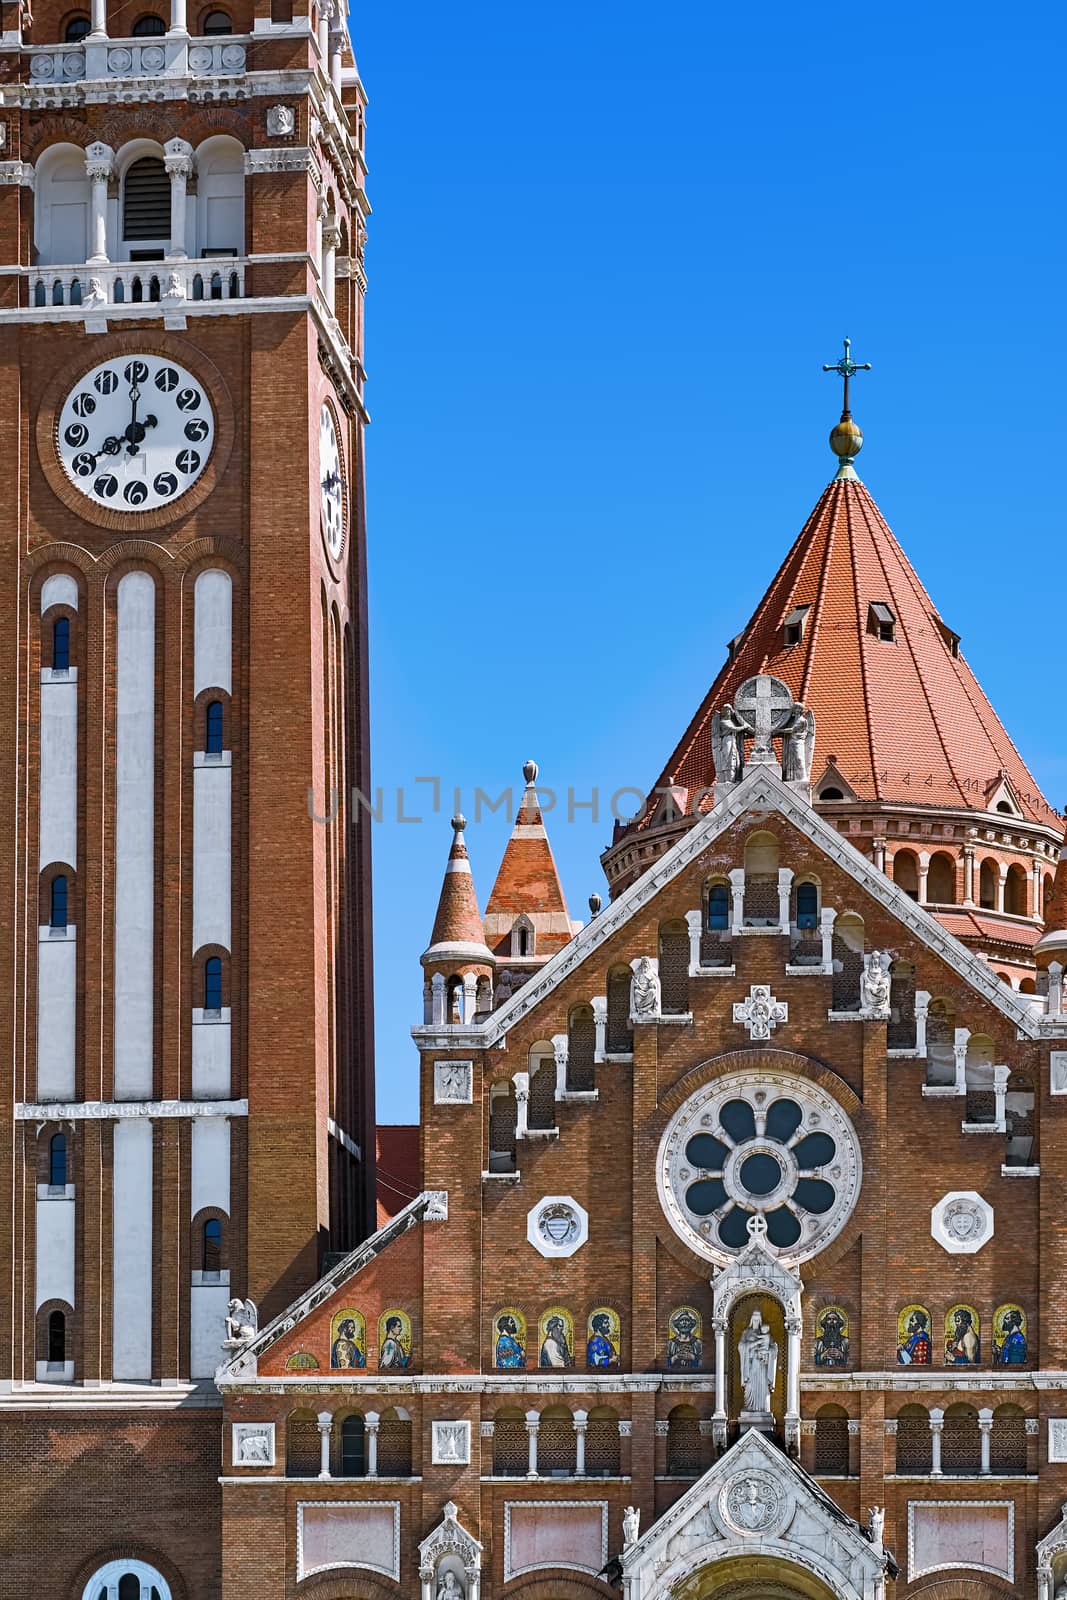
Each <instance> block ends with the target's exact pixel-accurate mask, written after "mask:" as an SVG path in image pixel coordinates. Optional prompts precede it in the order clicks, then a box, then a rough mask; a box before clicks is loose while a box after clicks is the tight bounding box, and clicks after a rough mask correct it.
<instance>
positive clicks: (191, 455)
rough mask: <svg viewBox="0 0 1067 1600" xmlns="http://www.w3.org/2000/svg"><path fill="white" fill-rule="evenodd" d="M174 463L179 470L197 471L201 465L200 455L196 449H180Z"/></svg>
mask: <svg viewBox="0 0 1067 1600" xmlns="http://www.w3.org/2000/svg"><path fill="white" fill-rule="evenodd" d="M174 465H175V466H176V467H177V469H178V471H179V472H195V471H196V469H197V467H199V465H200V455H199V452H198V451H196V450H179V451H178V454H177V457H176V458H175V462H174Z"/></svg>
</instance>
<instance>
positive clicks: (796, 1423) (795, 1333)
mask: <svg viewBox="0 0 1067 1600" xmlns="http://www.w3.org/2000/svg"><path fill="white" fill-rule="evenodd" d="M801 1326H802V1324H801V1321H800V1318H799V1317H790V1318H789V1320H788V1321H787V1322H786V1325H785V1331H786V1334H787V1336H788V1354H787V1356H786V1362H787V1366H786V1374H785V1442H786V1447H787V1448H788V1447H789V1444H790V1442H792V1443H793V1445H794V1447H795V1448H797V1449H799V1444H800V1332H801Z"/></svg>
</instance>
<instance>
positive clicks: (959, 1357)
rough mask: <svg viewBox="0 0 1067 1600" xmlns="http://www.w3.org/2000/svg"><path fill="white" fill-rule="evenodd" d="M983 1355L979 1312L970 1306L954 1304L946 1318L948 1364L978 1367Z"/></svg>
mask: <svg viewBox="0 0 1067 1600" xmlns="http://www.w3.org/2000/svg"><path fill="white" fill-rule="evenodd" d="M981 1355H982V1343H981V1340H980V1338H979V1336H978V1316H977V1313H976V1312H975V1311H974V1310H973V1309H972V1308H971V1307H970V1306H953V1308H952V1310H951V1311H950V1312H949V1314H948V1316H947V1317H946V1318H945V1363H946V1365H947V1366H950V1367H976V1366H977V1365H978V1363H979V1361H980V1359H981Z"/></svg>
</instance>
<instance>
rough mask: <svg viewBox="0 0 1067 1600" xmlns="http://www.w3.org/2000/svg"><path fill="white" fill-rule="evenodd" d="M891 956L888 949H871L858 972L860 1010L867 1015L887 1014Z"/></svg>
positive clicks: (890, 984) (882, 1016) (890, 985)
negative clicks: (861, 969)
mask: <svg viewBox="0 0 1067 1600" xmlns="http://www.w3.org/2000/svg"><path fill="white" fill-rule="evenodd" d="M892 961H893V958H892V956H891V955H890V954H889V951H888V950H872V951H871V953H870V955H869V956H868V957H867V958H866V960H865V961H864V963H863V971H862V972H861V973H860V1010H861V1011H862V1012H864V1013H865V1015H867V1016H869V1017H878V1018H886V1017H888V1016H889V1003H890V998H891V992H892V980H891V978H890V976H889V968H890V966H891V965H892Z"/></svg>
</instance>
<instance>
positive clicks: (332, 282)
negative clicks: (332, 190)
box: [322, 216, 341, 311]
mask: <svg viewBox="0 0 1067 1600" xmlns="http://www.w3.org/2000/svg"><path fill="white" fill-rule="evenodd" d="M340 243H341V229H340V228H339V226H338V224H337V218H336V217H335V216H329V217H327V218H326V221H325V222H324V223H323V225H322V297H323V299H324V300H325V301H326V304H327V305H328V306H329V308H330V310H331V311H332V310H333V309H334V306H335V304H336V302H337V250H338V247H339V245H340Z"/></svg>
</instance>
